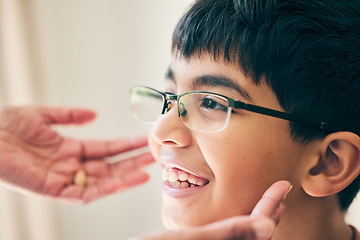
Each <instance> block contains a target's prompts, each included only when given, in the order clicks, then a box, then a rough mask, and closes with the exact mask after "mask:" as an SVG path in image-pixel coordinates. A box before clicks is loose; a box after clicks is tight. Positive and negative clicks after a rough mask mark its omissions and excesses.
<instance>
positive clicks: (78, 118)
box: [38, 107, 96, 124]
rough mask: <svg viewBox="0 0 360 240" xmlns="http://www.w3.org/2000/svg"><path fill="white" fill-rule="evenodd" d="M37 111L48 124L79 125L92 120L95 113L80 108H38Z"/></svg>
mask: <svg viewBox="0 0 360 240" xmlns="http://www.w3.org/2000/svg"><path fill="white" fill-rule="evenodd" d="M38 109H39V110H38V111H39V112H40V113H41V114H42V116H43V117H44V120H45V122H46V123H48V124H70V123H74V124H81V123H85V122H89V121H91V120H93V119H94V118H95V116H96V113H95V112H94V111H91V110H87V109H80V108H53V107H38Z"/></svg>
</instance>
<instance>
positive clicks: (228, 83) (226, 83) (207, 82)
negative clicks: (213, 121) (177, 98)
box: [165, 67, 253, 102]
mask: <svg viewBox="0 0 360 240" xmlns="http://www.w3.org/2000/svg"><path fill="white" fill-rule="evenodd" d="M165 79H167V80H172V81H174V82H175V83H176V79H175V78H174V73H173V71H172V69H171V68H170V67H169V68H168V69H167V70H166V73H165ZM199 86H207V87H222V88H228V89H233V90H235V91H237V92H238V93H239V94H240V96H241V97H243V98H245V99H246V100H248V101H250V102H253V100H252V98H251V97H250V95H249V94H248V93H247V91H246V90H245V89H244V88H242V87H241V86H239V85H238V84H237V83H236V82H235V81H234V80H232V79H231V78H228V77H225V76H222V75H201V76H198V77H196V78H195V80H194V81H193V88H198V87H199Z"/></svg>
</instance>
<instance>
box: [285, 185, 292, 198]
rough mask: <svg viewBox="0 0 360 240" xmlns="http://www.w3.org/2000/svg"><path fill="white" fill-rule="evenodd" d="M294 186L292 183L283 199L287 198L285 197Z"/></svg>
mask: <svg viewBox="0 0 360 240" xmlns="http://www.w3.org/2000/svg"><path fill="white" fill-rule="evenodd" d="M292 188H293V186H292V185H290V187H289V190H288V191H287V192H286V194H285V196H284V198H283V200H285V199H286V197H287V195H288V194H289V192H290V191H291V189H292Z"/></svg>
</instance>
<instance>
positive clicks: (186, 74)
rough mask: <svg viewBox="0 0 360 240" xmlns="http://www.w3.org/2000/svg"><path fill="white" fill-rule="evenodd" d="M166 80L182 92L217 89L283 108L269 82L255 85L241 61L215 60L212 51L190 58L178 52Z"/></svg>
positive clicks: (269, 105)
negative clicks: (243, 70)
mask: <svg viewBox="0 0 360 240" xmlns="http://www.w3.org/2000/svg"><path fill="white" fill-rule="evenodd" d="M166 79H167V80H166V82H168V83H169V82H171V84H175V86H176V90H177V91H178V93H180V92H185V91H193V90H204V91H213V92H218V93H221V94H223V95H226V96H228V97H231V98H235V99H238V100H247V101H248V102H252V103H254V104H258V105H261V106H264V107H272V108H274V109H278V110H281V109H282V108H281V107H280V105H279V103H278V101H277V97H276V95H275V94H274V92H273V91H272V89H271V88H270V87H269V86H268V85H266V84H265V83H264V84H254V83H253V82H252V81H251V79H249V78H248V77H246V76H245V75H244V74H243V72H242V70H241V69H240V68H239V66H238V65H237V64H235V63H232V62H228V61H223V60H221V59H216V60H214V58H213V57H212V56H210V55H209V54H201V55H200V56H198V55H195V56H192V57H190V58H184V57H182V56H179V55H174V56H173V58H172V61H171V64H170V66H169V69H168V71H167V74H166ZM201 79H202V80H201ZM204 79H205V80H204ZM263 82H264V81H263Z"/></svg>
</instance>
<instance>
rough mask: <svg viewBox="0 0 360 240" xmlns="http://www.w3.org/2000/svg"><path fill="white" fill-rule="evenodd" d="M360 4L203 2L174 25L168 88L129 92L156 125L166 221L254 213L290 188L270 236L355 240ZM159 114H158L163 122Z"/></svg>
mask: <svg viewBox="0 0 360 240" xmlns="http://www.w3.org/2000/svg"><path fill="white" fill-rule="evenodd" d="M359 66H360V1H358V0H347V1H338V0H307V1H301V0H283V1H281V0H199V1H197V2H196V3H195V4H194V6H193V7H192V8H191V9H190V10H189V11H188V12H187V13H186V14H185V16H184V17H183V18H182V19H181V20H180V22H179V24H178V25H177V27H176V29H175V32H174V36H173V59H172V62H171V64H170V67H169V70H168V72H167V75H166V80H165V86H166V87H165V91H164V92H160V91H157V90H155V89H152V88H149V87H141V86H140V87H135V88H133V89H132V99H133V111H134V112H135V114H136V116H137V117H138V118H139V119H141V120H143V121H147V122H152V121H155V122H154V125H153V127H152V130H151V131H150V134H149V145H150V148H151V151H152V153H153V155H154V156H155V158H156V159H157V161H158V162H159V163H160V165H161V166H162V169H163V179H164V184H163V214H162V215H163V221H164V223H165V225H166V226H167V227H169V228H172V229H174V228H179V227H183V226H199V225H204V224H207V223H211V222H215V221H218V220H221V219H225V218H229V217H232V216H236V215H245V214H250V213H251V211H252V209H253V207H254V206H255V204H256V202H257V201H258V199H260V197H261V195H262V193H263V192H264V191H265V190H266V188H268V187H269V186H270V185H271V184H272V183H273V182H276V181H278V180H281V179H285V180H287V181H289V182H291V184H292V185H293V188H292V190H291V193H290V194H289V195H288V196H287V199H286V201H285V205H286V210H285V212H284V214H283V216H282V219H281V222H280V224H279V226H278V228H277V231H276V232H275V234H274V236H273V238H272V239H276V240H285V239H286V240H288V239H291V240H297V239H301V240H319V239H326V240H328V239H334V240H335V239H337V240H340V239H341V240H351V239H359V235H358V232H357V231H356V230H355V229H354V228H352V227H350V226H348V225H347V224H346V223H345V221H344V214H345V212H346V210H347V208H348V207H349V205H350V204H351V202H352V200H353V199H354V197H355V196H356V194H357V192H358V190H359V182H360V180H359V177H358V175H359V172H360V137H359V134H360V111H359V109H360V94H359V93H360V80H359V77H360V68H359ZM161 113H162V114H161Z"/></svg>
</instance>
